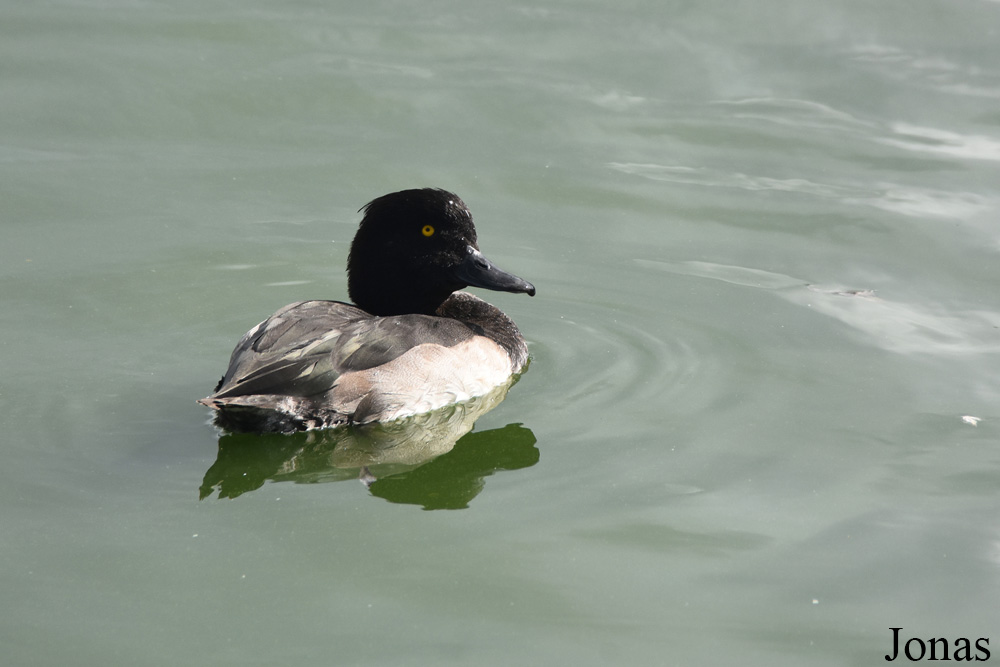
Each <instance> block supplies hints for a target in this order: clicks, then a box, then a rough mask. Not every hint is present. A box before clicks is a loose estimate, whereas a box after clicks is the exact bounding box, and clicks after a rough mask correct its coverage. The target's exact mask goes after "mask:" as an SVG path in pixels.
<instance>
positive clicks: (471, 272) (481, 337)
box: [198, 188, 535, 432]
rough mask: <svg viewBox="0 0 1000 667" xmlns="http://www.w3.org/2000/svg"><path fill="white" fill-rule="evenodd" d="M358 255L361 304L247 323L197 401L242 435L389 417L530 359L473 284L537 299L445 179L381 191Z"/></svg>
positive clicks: (509, 323) (356, 290)
mask: <svg viewBox="0 0 1000 667" xmlns="http://www.w3.org/2000/svg"><path fill="white" fill-rule="evenodd" d="M358 212H359V213H361V214H362V218H361V222H360V224H359V226H358V230H357V232H356V234H355V236H354V240H353V241H352V242H351V248H350V252H349V253H348V259H347V276H348V281H347V285H348V287H347V292H348V296H349V298H350V300H351V301H352V302H353V303H345V302H342V301H321V300H313V301H299V302H296V303H292V304H289V305H287V306H285V307H284V308H281V309H280V310H278V311H277V312H276V313H274V314H273V315H271V316H270V317H269V318H267V319H266V320H264V321H263V322H261V323H260V324H258V325H257V326H255V327H253V328H252V329H250V330H249V331H248V332H247V333H246V334H244V336H243V337H242V338H241V339H240V341H239V342H238V343H237V344H236V348H235V349H234V350H233V352H232V355H231V357H230V360H229V367H228V369H227V370H226V372H225V375H223V376H222V379H221V380H219V383H218V384H217V385H216V387H215V390H214V392H213V393H212V394H211V395H210V396H207V397H205V398H202V399H199V400H198V403H200V404H202V405H204V406H207V407H209V408H211V409H212V410H213V415H214V418H215V423H216V424H217V425H218V426H220V427H221V428H223V429H225V430H228V431H236V432H247V431H251V432H295V431H307V430H313V429H321V428H333V427H339V426H345V425H363V424H369V423H376V422H390V421H394V420H398V419H402V418H405V417H408V416H411V415H416V414H421V413H426V412H431V411H434V410H437V409H439V408H443V407H445V406H448V405H452V404H456V403H460V402H464V401H468V400H472V399H474V398H476V397H481V396H485V395H487V394H489V393H490V392H491V391H492V390H494V389H495V388H497V387H499V386H502V385H505V384H508V383H511V382H513V381H514V380H516V378H517V376H518V375H519V374H520V373H521V372H522V370H524V368H525V366H526V365H527V363H528V348H527V343H526V342H525V339H524V337H523V336H522V335H521V332H520V331H519V330H518V328H517V326H516V325H515V324H514V322H513V320H511V319H510V318H509V317H508V316H507V315H506V314H505V313H504V312H503V311H501V310H500V309H499V308H497V307H496V306H493V305H491V304H489V303H487V302H486V301H484V300H483V299H481V298H479V297H477V296H475V295H473V294H471V293H469V292H466V291H464V290H465V288H467V287H477V288H483V289H488V290H495V291H501V292H512V293H518V294H527V295H529V296H534V295H535V287H534V285H532V284H531V283H529V282H527V281H525V280H523V279H521V278H519V277H517V276H515V275H514V274H511V273H508V272H506V271H504V270H502V269H500V268H499V267H497V266H496V265H495V264H494V263H493V262H491V261H490V260H488V259H487V258H486V257H485V256H484V255H483V254H482V252H480V250H479V244H478V241H477V237H476V227H475V225H474V224H473V220H472V213H471V212H470V211H469V208H468V207H467V206H466V205H465V203H464V202H463V201H462V200H461V199H460V198H459V197H458V196H457V195H455V194H454V193H452V192H449V191H447V190H442V189H439V188H419V189H411V190H402V191H400V192H393V193H390V194H387V195H383V196H381V197H378V198H377V199H374V200H373V201H371V202H369V203H368V204H366V205H365V206H363V207H362V208H361V209H359V211H358Z"/></svg>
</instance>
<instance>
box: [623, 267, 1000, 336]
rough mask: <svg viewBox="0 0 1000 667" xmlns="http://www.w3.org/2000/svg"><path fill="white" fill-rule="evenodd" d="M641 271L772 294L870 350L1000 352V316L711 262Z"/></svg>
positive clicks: (983, 311) (984, 311) (981, 310)
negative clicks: (841, 327)
mask: <svg viewBox="0 0 1000 667" xmlns="http://www.w3.org/2000/svg"><path fill="white" fill-rule="evenodd" d="M636 261H637V263H638V264H639V265H640V266H643V267H646V268H651V269H656V270H660V271H667V272H670V273H677V274H681V275H686V276H695V277H700V278H709V279H712V280H720V281H723V282H727V283H731V284H735V285H743V286H746V287H754V288H758V289H767V290H773V291H774V293H775V294H776V295H778V296H780V297H782V298H784V299H786V300H788V301H790V302H792V303H794V304H796V305H799V306H802V307H804V308H809V309H810V310H811V311H812V312H816V313H820V314H822V315H826V316H828V317H831V318H834V319H836V320H839V321H840V322H841V323H843V324H846V325H847V326H848V327H850V328H851V329H853V330H854V331H855V332H856V333H859V334H861V335H862V337H863V339H864V340H865V341H867V342H868V343H869V344H872V345H874V346H876V347H880V348H883V349H885V350H889V351H892V352H897V353H902V354H931V355H941V356H956V355H973V354H982V353H995V352H1000V339H998V337H997V333H996V332H997V329H998V328H1000V313H998V312H995V311H990V310H983V309H978V310H963V311H956V310H955V309H954V308H953V307H951V306H949V305H943V304H935V303H906V302H903V301H895V300H892V299H887V298H882V297H879V296H877V295H876V293H875V292H874V291H873V290H871V289H863V288H862V289H848V288H842V287H836V286H821V285H813V284H809V283H808V281H806V280H802V279H799V278H795V277H792V276H787V275H784V274H780V273H773V272H770V271H762V270H760V269H751V268H746V267H740V266H727V265H723V264H712V263H710V262H661V261H655V260H643V259H640V260H636Z"/></svg>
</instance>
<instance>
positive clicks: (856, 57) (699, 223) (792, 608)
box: [0, 0, 1000, 665]
mask: <svg viewBox="0 0 1000 667" xmlns="http://www.w3.org/2000/svg"><path fill="white" fill-rule="evenodd" d="M998 26H1000V3H996V2H989V1H986V0H953V1H951V2H941V1H937V0H934V1H932V0H909V1H907V2H903V1H901V0H899V1H895V0H894V1H888V2H878V3H870V2H856V1H851V0H837V1H834V2H823V3H820V2H800V3H781V2H774V1H771V0H768V1H766V2H756V3H729V4H722V3H686V2H671V3H662V2H648V1H638V2H627V3H613V4H608V3H596V2H575V3H566V2H562V3H559V2H548V3H543V4H533V5H524V4H521V5H518V4H514V5H504V4H496V3H453V2H423V3H417V4H412V3H411V4H399V3H388V2H372V3H366V4H365V5H364V6H363V7H362V6H360V5H356V4H352V3H315V2H305V1H296V2H287V3H282V4H281V5H280V6H276V5H273V3H262V2H226V1H223V0H218V1H211V2H198V3H194V2H169V3H161V2H141V1H126V0H120V1H108V2H102V1H97V0H94V1H90V2H71V1H68V0H67V1H54V2H45V3H5V4H4V5H3V6H2V7H0V63H3V64H2V65H0V71H2V73H3V76H0V100H2V102H0V105H2V108H3V113H2V114H0V201H2V202H3V203H2V205H0V211H2V229H3V243H2V244H0V259H2V261H0V299H2V302H3V308H2V310H0V318H2V321H3V327H4V332H5V334H6V335H5V336H4V338H3V342H2V343H0V364H2V366H0V367H2V368H3V380H2V382H0V404H2V406H3V411H2V416H0V424H2V426H3V432H4V444H5V446H4V455H5V461H4V465H3V466H2V467H0V469H2V472H0V497H2V499H3V504H4V507H5V511H4V514H3V519H2V524H0V526H2V531H3V534H4V539H3V541H2V543H0V558H2V561H3V563H4V564H5V567H4V570H3V575H2V576H3V590H4V592H5V599H6V600H7V601H8V602H7V605H6V608H5V611H4V612H3V613H2V615H0V639H2V643H3V646H4V647H5V653H6V655H7V656H9V657H8V658H7V660H8V661H9V663H10V664H17V665H56V664H74V665H106V664H109V663H116V664H119V663H120V664H130V665H163V664H169V665H203V664H208V663H211V664H222V665H228V664H233V665H235V664H324V665H326V664H344V665H348V664H359V665H361V664H365V665H368V664H393V665H395V664H428V665H430V664H434V665H440V664H462V665H466V664H480V665H508V664H578V665H604V664H617V663H629V664H677V665H698V664H742V665H802V664H809V665H871V664H876V663H877V664H881V663H882V662H883V658H882V656H883V655H884V654H885V653H886V652H888V651H889V650H890V648H891V645H890V639H891V632H890V630H889V629H890V628H891V627H903V628H904V629H905V631H904V632H905V633H906V634H909V633H912V635H913V636H920V637H925V638H926V637H932V636H934V637H937V636H944V637H948V638H958V637H970V638H973V639H975V638H979V637H990V636H991V635H993V636H994V637H993V639H994V642H991V643H997V650H1000V614H998V612H997V607H996V599H997V594H998V583H1000V582H998V575H1000V572H998V566H1000V532H998V526H997V520H996V517H997V510H998V509H1000V498H998V486H1000V453H998V451H1000V450H998V448H997V446H998V442H997V433H998V430H997V428H998V427H997V424H998V423H1000V421H998V420H1000V412H998V410H997V405H998V393H1000V392H998V389H1000V384H998V382H1000V381H998V379H997V378H998V377H1000V356H998V352H1000V304H998V297H997V285H998V284H1000V263H998V261H997V259H998V252H1000V232H998V227H997V220H998V213H1000V186H998V185H997V184H998V183H1000V112H998V110H997V109H998V106H997V104H998V100H1000V69H998V66H997V63H998V62H1000V40H998V34H997V31H998ZM418 186H439V187H445V188H448V189H450V190H453V191H455V192H457V193H459V194H460V195H461V196H462V198H463V199H464V200H465V201H466V203H467V204H468V205H469V206H470V208H471V209H472V211H473V213H474V214H475V216H476V220H477V223H478V227H479V237H480V243H481V246H482V248H483V251H484V252H485V253H486V254H487V255H488V256H490V257H491V258H492V259H494V260H495V261H496V262H497V263H498V264H499V265H500V266H503V267H505V268H507V269H509V270H510V271H513V272H515V273H517V274H518V275H521V276H523V277H524V278H525V279H527V280H530V281H532V282H533V283H534V284H535V285H536V286H537V287H538V296H536V297H535V298H534V299H528V298H525V297H523V296H518V295H511V294H482V293H481V295H482V296H486V297H488V298H489V299H490V300H491V302H493V303H495V304H497V305H498V306H500V307H501V308H503V309H504V310H505V311H506V312H507V313H508V314H510V315H511V316H512V317H513V318H514V319H515V320H516V321H517V323H518V325H519V326H520V328H521V329H522V331H523V332H524V333H525V335H526V337H527V338H528V339H529V345H530V349H531V355H532V362H531V367H530V369H529V371H528V372H527V373H526V374H525V375H524V376H523V377H522V378H521V379H520V381H519V382H518V383H517V384H516V385H515V386H514V387H513V388H512V389H511V390H510V393H509V394H508V396H507V398H506V400H504V401H503V403H501V404H499V405H498V406H496V407H495V408H494V409H493V410H492V411H490V412H488V413H486V414H484V415H482V416H481V417H479V418H478V421H477V422H476V425H475V428H474V429H473V431H472V432H471V433H470V434H469V435H467V436H465V437H464V438H462V439H460V440H458V442H457V444H455V445H454V447H453V448H451V449H450V450H449V451H446V452H444V453H441V454H440V455H439V456H437V458H433V457H432V460H430V461H429V462H423V463H422V465H421V462H414V461H392V462H388V463H387V464H386V465H389V466H397V467H395V468H392V467H390V468H386V469H385V470H383V471H382V472H383V473H384V474H382V475H381V476H379V477H378V479H377V481H375V482H374V483H371V484H370V487H366V485H364V484H361V483H359V481H357V479H356V474H355V473H354V472H348V473H345V474H341V473H340V472H338V471H340V470H342V469H341V468H338V467H337V465H334V463H331V459H330V456H332V455H333V454H332V452H335V451H337V450H336V447H333V448H332V449H331V448H327V449H323V443H322V442H317V441H315V440H309V439H308V438H307V437H306V436H293V437H292V438H291V439H289V438H284V439H281V440H280V441H279V440H276V439H274V438H271V439H268V438H242V439H241V438H236V439H226V437H220V434H219V433H218V432H217V431H216V430H215V429H213V428H212V426H211V425H210V424H209V422H208V415H207V414H206V410H205V409H203V408H202V407H200V406H198V405H196V404H195V403H194V401H195V399H197V398H199V397H201V396H204V395H206V394H207V393H208V392H209V391H210V390H211V388H212V386H214V384H215V382H216V381H217V380H218V377H219V375H220V374H221V373H222V371H223V370H224V367H225V363H226V360H227V359H228V355H229V352H230V351H231V349H232V346H233V345H234V344H235V342H236V340H237V339H238V337H239V336H240V335H241V334H242V333H243V332H244V331H246V330H247V329H249V328H250V327H251V326H252V325H254V324H255V323H256V322H258V321H259V320H261V319H263V318H264V317H265V316H267V315H268V314H270V313H271V312H273V311H274V310H276V309H277V308H279V307H280V306H282V305H284V304H286V303H289V302H292V301H298V300H303V299H311V298H333V299H341V298H344V297H345V296H346V277H345V275H344V272H343V266H344V264H345V261H346V256H347V249H348V244H349V242H350V239H351V237H352V235H353V231H354V229H355V227H356V225H357V222H358V220H359V215H358V213H357V209H358V208H360V207H361V206H362V205H363V204H365V203H366V202H367V201H369V200H371V199H373V198H374V197H377V196H379V195H381V194H384V193H386V192H389V191H393V190H398V189H403V188H407V187H418ZM296 438H301V439H300V440H296ZM445 449H448V448H445ZM434 454H435V455H436V454H437V452H434ZM289 462H292V463H289ZM241 466H242V467H241ZM244 473H245V475H244ZM369 481H370V480H369ZM223 482H225V484H224V483H223Z"/></svg>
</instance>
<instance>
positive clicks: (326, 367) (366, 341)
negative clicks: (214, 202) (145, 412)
mask: <svg viewBox="0 0 1000 667" xmlns="http://www.w3.org/2000/svg"><path fill="white" fill-rule="evenodd" d="M472 335H474V331H473V330H472V329H471V328H470V327H469V326H468V325H467V324H464V323H462V322H459V321H457V320H452V319H447V318H440V317H431V316H427V315H401V316H394V317H373V316H372V315H370V314H368V313H366V312H365V311H363V310H361V309H360V308H357V307H355V306H352V305H350V304H346V303H340V302H337V301H302V302H299V303H293V304H291V305H289V306H285V307H284V308H282V309H281V310H279V311H278V312H276V313H275V314H274V315H272V316H271V317H269V318H268V319H266V320H264V321H263V322H261V323H260V324H258V325H257V326H256V327H254V328H253V329H251V330H250V331H248V332H247V333H246V335H244V336H243V338H242V339H241V340H240V342H239V343H238V344H237V345H236V349H235V350H233V355H232V357H231V358H230V361H229V369H228V370H227V371H226V374H225V376H223V378H222V380H221V381H220V382H219V385H218V387H216V390H215V393H214V394H213V395H212V396H211V397H210V398H212V399H218V398H231V397H236V396H249V395H260V394H270V395H281V396H300V397H306V396H316V395H318V394H322V393H324V392H327V391H329V390H330V389H331V388H332V387H333V386H334V385H335V384H336V382H337V380H338V378H339V377H340V376H341V375H343V374H345V373H348V372H351V371H360V370H365V369H368V368H374V367H376V366H380V365H382V364H385V363H388V362H389V361H392V360H393V359H395V358H397V357H399V356H400V355H402V354H403V353H405V352H406V351H407V350H409V349H411V348H413V347H415V346H416V345H418V344H421V343H437V344H440V345H445V346H451V345H455V344H457V343H459V342H461V341H463V340H466V339H468V338H469V337H471V336H472Z"/></svg>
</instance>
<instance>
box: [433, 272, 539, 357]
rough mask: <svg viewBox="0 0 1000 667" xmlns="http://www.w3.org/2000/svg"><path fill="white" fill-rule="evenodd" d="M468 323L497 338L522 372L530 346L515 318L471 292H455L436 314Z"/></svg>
mask: <svg viewBox="0 0 1000 667" xmlns="http://www.w3.org/2000/svg"><path fill="white" fill-rule="evenodd" d="M435 314H436V315H438V316H439V317H448V318H451V319H454V320H459V321H461V322H465V323H466V324H469V325H471V326H473V327H476V328H478V329H481V330H482V334H483V335H484V336H486V337H488V338H490V339H492V340H494V341H496V343H497V344H498V345H500V347H502V348H503V349H504V350H505V351H506V352H507V356H509V357H510V365H511V369H512V370H513V372H515V373H517V372H518V371H520V370H521V369H522V368H523V367H524V365H525V363H527V361H528V346H527V345H525V343H524V338H523V337H522V336H521V332H520V331H519V330H518V328H517V325H516V324H514V321H513V320H512V319H510V318H509V317H507V315H505V314H504V312H503V311H502V310H500V309H499V308H497V307H496V306H493V305H491V304H489V303H487V302H485V301H483V300H482V299H480V298H479V297H477V296H474V295H472V294H469V293H468V292H455V293H454V294H452V295H451V296H449V297H448V298H447V299H445V302H444V303H442V304H441V307H440V308H438V309H437V312H436V313H435Z"/></svg>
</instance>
